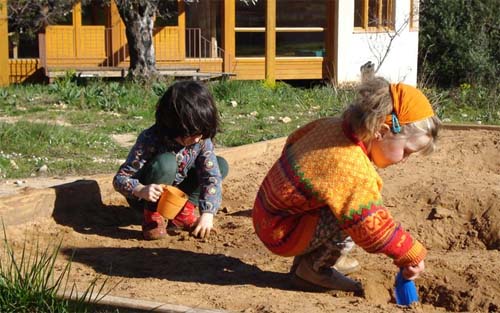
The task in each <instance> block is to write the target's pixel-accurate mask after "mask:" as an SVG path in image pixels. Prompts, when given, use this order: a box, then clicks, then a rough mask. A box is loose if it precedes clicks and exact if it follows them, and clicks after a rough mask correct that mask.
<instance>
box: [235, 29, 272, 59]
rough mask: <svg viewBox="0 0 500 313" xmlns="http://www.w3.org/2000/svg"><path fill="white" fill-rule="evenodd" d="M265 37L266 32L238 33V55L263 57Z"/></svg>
mask: <svg viewBox="0 0 500 313" xmlns="http://www.w3.org/2000/svg"><path fill="white" fill-rule="evenodd" d="M265 39H266V34H265V33H236V56H237V57H263V56H264V53H265V50H264V49H265V42H266V41H265Z"/></svg>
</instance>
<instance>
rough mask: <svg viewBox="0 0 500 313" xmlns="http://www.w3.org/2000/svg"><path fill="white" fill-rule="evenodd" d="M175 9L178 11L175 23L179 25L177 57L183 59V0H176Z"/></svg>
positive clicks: (184, 38) (184, 49) (184, 31)
mask: <svg viewBox="0 0 500 313" xmlns="http://www.w3.org/2000/svg"><path fill="white" fill-rule="evenodd" d="M177 10H178V11H179V14H178V17H177V25H178V27H179V58H180V59H181V60H184V59H185V58H186V8H185V5H184V0H178V2H177Z"/></svg>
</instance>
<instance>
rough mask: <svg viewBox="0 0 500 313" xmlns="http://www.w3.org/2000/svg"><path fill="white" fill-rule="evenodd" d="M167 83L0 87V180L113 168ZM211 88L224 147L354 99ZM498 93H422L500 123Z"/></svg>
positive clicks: (456, 115)
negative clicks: (122, 138) (118, 138)
mask: <svg viewBox="0 0 500 313" xmlns="http://www.w3.org/2000/svg"><path fill="white" fill-rule="evenodd" d="M170 83H171V81H158V82H154V83H150V84H148V85H139V84H134V83H132V82H123V83H118V82H105V81H101V80H89V81H77V80H76V79H75V78H74V77H73V76H71V75H68V76H67V77H65V78H63V79H60V80H58V81H57V82H56V83H54V84H51V85H12V86H9V87H7V88H0V178H23V177H29V176H34V175H36V174H37V169H39V168H40V166H42V165H47V167H48V169H49V174H50V175H82V174H95V173H112V172H114V171H116V169H117V166H118V164H117V160H121V159H123V158H125V156H126V154H127V152H128V149H127V148H123V147H119V146H118V145H117V144H116V143H115V142H114V141H113V140H112V139H111V136H112V135H113V134H126V133H127V134H132V135H134V136H136V135H137V134H139V132H140V131H141V130H143V129H145V128H146V127H148V126H150V125H151V124H152V123H153V122H154V110H155V106H156V102H157V101H158V98H159V97H160V96H161V95H162V94H163V93H164V92H165V90H166V89H167V88H168V86H169V85H170ZM209 87H210V89H211V91H212V93H213V95H214V98H215V100H216V102H217V105H218V108H219V111H220V114H221V120H222V124H223V125H222V129H223V132H222V133H220V134H219V135H218V136H217V138H216V142H217V144H218V145H219V146H226V147H231V146H238V145H243V144H249V143H254V142H259V141H263V140H269V139H273V138H278V137H283V136H287V135H288V134H289V133H290V132H292V131H293V130H295V129H296V128H298V127H300V126H302V125H304V124H306V123H307V122H309V121H311V120H314V119H317V118H320V117H324V116H330V115H338V114H340V113H341V112H342V110H343V109H344V108H345V106H346V105H347V104H348V103H349V102H350V101H351V100H352V99H353V97H354V95H355V94H354V90H353V89H352V88H351V87H345V88H333V87H331V86H329V85H327V84H316V85H313V86H307V87H292V86H291V85H290V84H287V83H284V82H278V83H277V84H276V85H275V86H272V87H271V86H268V85H266V84H265V83H264V82H261V81H236V80H229V81H221V82H212V83H210V84H209ZM497 89H498V88H497ZM497 89H488V88H485V87H481V86H471V85H467V84H463V85H461V86H459V87H457V88H454V89H448V90H439V89H432V88H425V89H424V93H425V94H426V95H428V96H429V98H430V100H431V102H433V103H435V104H436V111H437V114H438V116H439V117H440V118H441V119H442V120H443V121H445V122H455V123H475V124H479V123H481V124H496V125H500V107H499V106H500V105H499V102H500V100H499V96H498V95H497Z"/></svg>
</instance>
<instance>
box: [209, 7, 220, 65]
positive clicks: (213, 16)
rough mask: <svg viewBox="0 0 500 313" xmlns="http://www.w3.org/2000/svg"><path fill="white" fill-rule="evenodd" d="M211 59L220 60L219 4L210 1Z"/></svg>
mask: <svg viewBox="0 0 500 313" xmlns="http://www.w3.org/2000/svg"><path fill="white" fill-rule="evenodd" d="M209 3H210V57H211V58H218V57H219V56H218V54H217V5H218V2H215V1H210V2H209Z"/></svg>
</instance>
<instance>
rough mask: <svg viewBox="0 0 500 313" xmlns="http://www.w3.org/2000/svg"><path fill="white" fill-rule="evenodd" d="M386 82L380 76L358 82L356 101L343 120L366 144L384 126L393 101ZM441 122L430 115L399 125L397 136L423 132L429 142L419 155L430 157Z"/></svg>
mask: <svg viewBox="0 0 500 313" xmlns="http://www.w3.org/2000/svg"><path fill="white" fill-rule="evenodd" d="M389 85H390V84H389V82H388V81H387V80H386V79H384V78H382V77H373V78H370V79H366V80H364V81H362V82H361V84H360V85H359V87H358V88H357V91H358V96H357V98H356V99H355V100H354V101H353V102H352V103H351V104H350V105H349V106H348V107H347V109H346V110H345V111H344V113H343V114H342V118H343V120H344V121H346V122H347V123H348V124H349V125H351V127H352V130H353V131H354V133H355V134H356V136H357V137H358V139H359V140H361V141H368V140H370V139H372V138H374V137H375V133H376V132H377V131H379V130H380V127H381V126H382V125H383V124H384V123H385V120H386V116H387V115H389V114H391V112H392V111H393V102H392V97H391V91H390V87H389ZM440 126H441V121H440V120H439V118H438V117H437V116H435V115H434V116H431V117H429V118H426V119H423V120H421V121H417V122H413V123H408V124H404V125H401V133H399V134H398V136H411V135H412V134H417V133H425V134H426V135H428V136H430V137H431V138H432V140H431V141H430V142H429V145H427V146H426V147H424V148H423V149H422V150H421V151H420V152H421V153H422V154H429V153H431V152H432V151H434V150H435V142H436V140H437V137H438V131H439V128H440Z"/></svg>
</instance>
